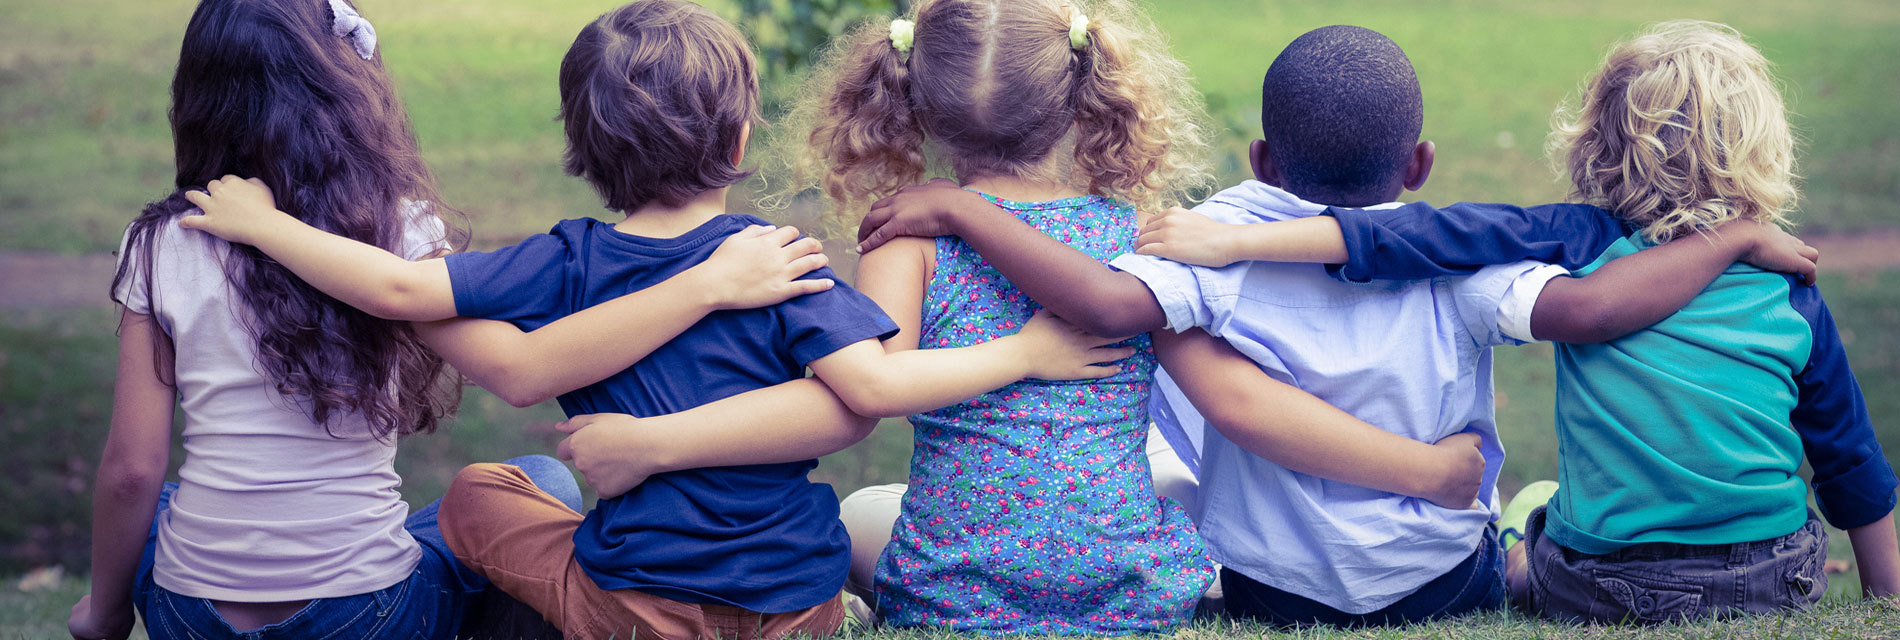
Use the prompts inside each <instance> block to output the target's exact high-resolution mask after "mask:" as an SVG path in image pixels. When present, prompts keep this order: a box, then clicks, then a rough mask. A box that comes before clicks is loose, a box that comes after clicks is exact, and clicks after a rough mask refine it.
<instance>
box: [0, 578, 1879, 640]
mask: <svg viewBox="0 0 1900 640" xmlns="http://www.w3.org/2000/svg"><path fill="white" fill-rule="evenodd" d="M11 583H12V581H11V580H9V581H7V583H6V584H0V640H28V639H33V640H38V639H41V638H64V637H67V636H66V635H65V634H66V616H67V613H68V610H69V609H70V608H71V607H72V604H73V603H74V602H77V601H78V600H79V597H80V596H82V595H85V594H86V589H87V585H86V583H85V581H83V580H66V581H64V582H62V583H60V584H59V585H57V586H56V587H54V588H50V589H45V590H39V591H32V592H22V591H18V590H16V589H14V588H13V586H12V584H11ZM145 637H146V636H145V632H144V630H143V629H137V630H134V631H133V633H132V639H133V640H144V639H145ZM967 637H970V636H963V635H958V634H955V633H950V632H946V631H938V630H921V629H906V630H889V629H877V630H870V631H863V630H854V631H846V632H845V633H843V634H840V635H839V638H841V639H843V640H957V639H961V638H967ZM1175 637H1176V638H1178V639H1179V640H1224V639H1229V638H1262V639H1275V640H1280V639H1284V640H1307V639H1321V638H1324V639H1327V640H1358V639H1363V640H1386V639H1394V638H1424V639H1437V640H1507V639H1508V640H1526V639H1532V638H1535V639H1539V640H1542V639H1546V638H1551V639H1557V638H1561V639H1565V640H1570V639H1575V638H1589V639H1594V640H1616V639H1621V638H1640V639H1643V640H1673V639H1678V638H1680V639H1683V640H1690V639H1715V638H1722V639H1734V640H1741V639H1759V640H1769V639H1775V640H1782V639H1785V640H1824V639H1842V640H1848V639H1853V640H1872V639H1875V638H1888V639H1892V638H1900V606H1897V605H1896V604H1895V603H1893V602H1870V601H1855V600H1845V599H1829V600H1824V601H1822V603H1821V604H1820V605H1818V606H1816V607H1814V608H1813V609H1810V610H1808V611H1805V612H1800V613H1784V614H1778V615H1772V616H1756V617H1748V618H1737V619H1732V620H1723V621H1703V622H1694V623H1676V624H1668V625H1662V626H1656V627H1631V626H1583V627H1577V626H1569V625H1559V624H1552V623H1548V622H1542V621H1538V620H1534V619H1531V618H1527V617H1525V616H1522V615H1519V614H1516V613H1511V612H1500V613H1489V614H1484V615H1476V616H1469V617H1466V618H1462V619H1458V620H1452V621H1446V622H1437V623H1432V624H1426V625H1416V626H1410V627H1401V628H1396V629H1362V630H1342V629H1335V628H1332V627H1317V628H1305V629H1294V630H1275V629H1270V628H1267V627H1264V626H1261V625H1256V624H1250V623H1237V622H1234V621H1231V620H1228V619H1225V618H1220V617H1213V618H1203V619H1199V620H1196V621H1195V622H1194V623H1192V624H1190V625H1189V626H1188V627H1187V628H1185V629H1182V630H1181V631H1180V632H1179V633H1177V634H1176V635H1175Z"/></svg>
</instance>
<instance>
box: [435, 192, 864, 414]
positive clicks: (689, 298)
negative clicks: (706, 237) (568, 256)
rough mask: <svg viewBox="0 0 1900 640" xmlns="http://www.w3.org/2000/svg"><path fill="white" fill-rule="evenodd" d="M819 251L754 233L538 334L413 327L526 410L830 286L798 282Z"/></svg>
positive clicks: (819, 261) (466, 322)
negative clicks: (702, 328) (713, 324)
mask: <svg viewBox="0 0 1900 640" xmlns="http://www.w3.org/2000/svg"><path fill="white" fill-rule="evenodd" d="M822 248H823V247H822V246H820V245H819V243H818V241H817V240H815V239H811V238H805V239H803V240H800V239H798V230H797V229H795V228H793V227H782V228H778V229H771V228H768V227H752V228H749V229H746V230H744V231H741V232H739V233H737V234H734V235H733V236H732V237H730V238H727V239H726V241H725V242H724V243H723V244H721V245H720V247H719V249H718V250H717V251H714V252H713V255H712V257H710V258H707V259H706V261H705V262H702V263H700V264H698V265H696V266H694V267H693V268H691V269H688V270H686V271H685V272H684V273H681V274H680V275H677V276H674V277H672V278H669V279H667V280H666V281H664V282H661V283H659V284H656V285H654V286H651V287H648V288H645V289H642V290H640V291H636V292H633V293H629V294H627V295H624V296H621V297H619V298H615V299H613V300H609V301H607V302H604V303H601V304H598V305H595V306H593V307H589V308H587V309H584V310H582V311H581V312H580V313H576V314H573V315H570V316H567V317H564V318H561V319H560V320H557V321H555V322H553V323H551V324H549V325H547V326H544V327H541V328H538V329H535V330H534V331H532V332H522V331H521V330H520V329H519V328H517V327H515V326H514V325H512V324H509V323H506V322H499V321H494V320H479V319H471V318H456V319H452V320H445V321H440V322H432V323H418V324H417V325H416V331H417V333H418V334H419V335H421V336H422V339H423V341H424V342H426V343H428V345H429V347H430V348H431V349H434V350H435V351H436V353H439V354H441V355H442V358H443V359H444V360H447V361H448V362H449V363H450V364H452V365H454V366H455V368H456V369H457V370H458V371H461V372H462V375H465V376H468V378H469V379H470V380H473V381H474V382H475V383H476V384H478V385H481V386H482V388H484V389H488V390H489V391H492V392H494V393H495V395H498V396H500V397H501V398H502V399H503V400H506V401H508V403H509V404H512V405H514V406H517V407H525V406H529V405H533V404H538V403H541V402H545V401H547V400H548V399H550V398H553V397H554V396H557V395H560V394H563V393H567V392H569V391H573V390H575V389H579V388H581V387H585V386H587V385H590V384H593V383H596V382H599V381H601V380H605V379H607V378H608V377H611V376H613V375H614V374H616V373H619V372H621V371H622V370H625V369H626V368H627V367H630V366H633V364H634V363H635V362H639V361H640V359H641V358H645V357H646V356H647V354H650V353H652V352H653V350H655V349H658V348H660V347H661V346H662V345H665V344H666V343H667V342H669V341H671V340H672V339H673V338H674V337H676V336H678V335H679V334H680V333H682V332H684V331H686V330H687V329H689V328H691V327H692V326H693V325H694V324H695V323H697V322H699V321H700V319H702V318H704V317H705V316H706V314H709V313H712V312H714V311H718V310H721V309H746V308H755V307H763V306H769V305H773V304H777V303H780V302H784V301H785V300H788V299H791V298H793V297H797V296H800V295H805V294H808V293H817V292H820V291H824V290H827V289H830V288H831V287H832V286H833V283H832V282H831V281H830V280H823V279H803V280H801V279H798V278H799V277H800V276H803V275H805V274H807V273H810V272H811V271H813V270H815V269H818V268H820V267H823V266H825V264H826V262H827V260H826V258H825V254H824V253H823V252H822Z"/></svg>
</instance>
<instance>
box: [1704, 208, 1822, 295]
mask: <svg viewBox="0 0 1900 640" xmlns="http://www.w3.org/2000/svg"><path fill="white" fill-rule="evenodd" d="M1716 233H1717V234H1718V235H1724V234H1729V233H1739V234H1741V238H1740V240H1741V241H1742V242H1744V243H1746V246H1747V249H1745V250H1744V251H1743V252H1742V257H1741V258H1740V260H1741V261H1742V262H1746V263H1748V264H1751V265H1754V266H1756V267H1760V268H1762V269H1763V270H1767V271H1773V272H1776V273H1786V274H1790V275H1793V276H1795V277H1796V279H1798V280H1800V281H1801V283H1802V284H1805V285H1809V286H1813V285H1814V281H1815V276H1816V275H1817V274H1818V272H1819V271H1820V262H1821V250H1820V249H1816V248H1814V247H1811V246H1808V243H1806V242H1803V241H1802V240H1801V239H1800V238H1797V237H1795V235H1794V234H1792V233H1788V231H1787V230H1786V229H1782V228H1781V225H1778V224H1774V223H1769V222H1756V221H1753V220H1737V221H1735V222H1730V223H1728V224H1724V225H1722V226H1721V227H1720V228H1719V229H1717V230H1716Z"/></svg>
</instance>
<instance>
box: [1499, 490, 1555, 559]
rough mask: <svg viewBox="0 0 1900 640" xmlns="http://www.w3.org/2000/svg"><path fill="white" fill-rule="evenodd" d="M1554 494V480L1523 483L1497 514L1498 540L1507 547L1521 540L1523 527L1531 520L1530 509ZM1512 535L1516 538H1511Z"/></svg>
mask: <svg viewBox="0 0 1900 640" xmlns="http://www.w3.org/2000/svg"><path fill="white" fill-rule="evenodd" d="M1554 495H1557V483H1556V481H1553V480H1539V481H1537V482H1533V483H1530V484H1527V485H1524V488H1523V489H1522V490H1520V491H1518V492H1517V495H1514V496H1511V501H1510V502H1507V503H1505V504H1504V512H1503V513H1501V514H1499V515H1498V532H1499V533H1498V542H1500V543H1503V545H1504V548H1506V549H1509V548H1511V545H1514V544H1517V543H1518V542H1519V541H1522V540H1523V539H1524V529H1525V527H1526V526H1527V525H1529V524H1530V521H1531V511H1532V510H1534V509H1536V508H1538V507H1541V506H1544V504H1545V503H1548V502H1550V497H1551V496H1554ZM1512 537H1516V538H1517V540H1512V539H1511V538H1512Z"/></svg>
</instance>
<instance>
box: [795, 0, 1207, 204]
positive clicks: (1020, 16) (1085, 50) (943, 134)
mask: <svg viewBox="0 0 1900 640" xmlns="http://www.w3.org/2000/svg"><path fill="white" fill-rule="evenodd" d="M918 5H919V6H918V7H916V9H915V12H914V14H913V16H912V18H913V19H914V22H915V36H914V38H913V39H912V42H913V46H912V49H911V50H910V51H909V52H908V55H906V54H904V53H900V52H898V51H897V50H896V48H895V47H893V45H892V42H891V37H890V36H891V28H890V23H889V21H884V20H872V21H871V22H868V23H866V24H864V25H862V26H860V27H859V28H858V29H857V30H856V31H855V32H853V33H852V34H851V35H849V36H847V37H845V38H841V39H839V40H838V42H837V44H835V45H834V46H833V47H832V49H831V50H830V51H829V52H828V53H827V55H825V56H824V58H823V59H822V61H821V62H820V64H819V65H818V67H817V70H816V72H815V73H814V75H813V77H812V78H811V80H810V81H809V82H808V84H807V85H806V87H805V90H804V92H803V94H802V95H803V98H802V99H801V100H800V101H799V102H798V104H797V105H796V106H795V107H794V108H793V110H792V113H791V114H790V115H789V116H788V118H787V120H786V121H785V122H783V123H781V125H780V126H778V127H775V128H774V129H775V130H776V131H777V133H776V135H777V136H778V138H776V139H775V140H774V141H772V142H771V143H770V144H771V146H772V147H773V148H774V149H775V151H776V153H773V154H769V155H771V156H773V157H775V158H777V159H778V161H779V162H780V163H782V164H783V165H784V166H781V167H776V168H775V169H778V170H780V171H779V173H789V174H790V178H789V179H788V180H786V181H785V182H784V183H782V184H779V185H777V186H776V188H774V189H773V190H772V191H773V194H772V195H771V196H769V197H768V201H769V200H770V199H774V198H776V199H780V200H782V199H783V198H784V197H785V196H789V195H795V194H798V193H802V192H804V191H807V190H810V189H812V188H815V187H816V188H822V189H823V191H824V193H825V194H826V195H828V196H829V197H830V199H831V200H832V203H831V204H832V206H831V207H830V210H829V211H828V212H827V213H826V214H825V218H824V225H823V226H824V227H826V229H827V230H828V231H830V232H832V233H838V232H842V231H845V230H848V229H850V228H851V227H854V226H855V225H856V224H857V221H858V220H859V219H860V218H861V217H862V215H863V213H864V209H865V208H866V207H867V206H868V205H869V204H870V202H871V201H872V200H875V199H876V198H879V197H883V196H885V195H889V194H891V193H895V192H896V191H898V190H899V189H902V188H904V187H906V186H909V185H912V184H916V183H917V182H919V181H921V180H922V179H923V177H924V175H925V173H926V171H932V170H934V171H941V170H942V169H943V168H944V167H943V165H945V164H947V165H948V166H949V168H950V169H952V170H954V171H955V172H956V173H957V174H959V175H961V176H964V177H966V178H967V177H973V176H977V175H1006V176H1016V177H1027V178H1033V179H1046V180H1049V181H1051V182H1061V183H1066V184H1070V185H1072V186H1074V187H1076V188H1077V189H1081V190H1084V191H1086V192H1088V193H1091V194H1097V195H1103V196H1108V197H1113V198H1117V199H1120V200H1124V201H1127V202H1130V203H1133V204H1135V205H1136V206H1139V207H1142V208H1144V209H1148V208H1154V207H1161V206H1166V205H1170V204H1174V203H1176V202H1179V201H1180V198H1181V197H1182V196H1183V195H1187V194H1200V193H1204V192H1205V191H1206V190H1207V189H1208V188H1210V187H1212V186H1213V180H1214V177H1213V172H1212V171H1211V169H1210V165H1209V163H1210V161H1211V156H1212V153H1211V146H1210V141H1209V129H1208V126H1207V125H1206V120H1207V116H1206V110H1205V108H1204V107H1203V105H1202V103H1201V99H1200V94H1199V93H1198V92H1196V91H1195V90H1194V88H1193V87H1192V86H1191V85H1190V76H1189V74H1188V70H1187V65H1185V64H1183V63H1181V61H1179V60H1176V59H1175V58H1174V57H1173V56H1171V55H1170V54H1169V53H1168V46H1167V42H1166V40H1165V39H1164V38H1163V37H1162V36H1161V33H1160V30H1159V29H1157V28H1156V27H1155V26H1154V24H1153V22H1151V21H1149V20H1148V19H1147V17H1146V16H1144V15H1143V14H1142V13H1141V12H1140V10H1139V9H1138V8H1137V7H1136V6H1135V5H1134V3H1133V2H1131V1H1130V0H1095V1H1093V2H1081V1H1079V0H928V1H926V2H920V3H918ZM1078 11H1079V12H1081V13H1082V14H1083V15H1085V16H1087V18H1088V26H1087V34H1088V46H1085V47H1080V48H1074V47H1071V45H1070V37H1069V31H1070V24H1071V17H1072V16H1074V15H1075V13H1076V12H1078ZM1065 145H1073V147H1074V153H1073V160H1074V162H1073V164H1072V165H1070V164H1068V163H1052V162H1051V158H1052V154H1054V153H1055V152H1056V151H1058V150H1059V149H1062V148H1064V146H1065ZM1052 165H1053V166H1059V167H1060V169H1056V170H1055V171H1060V172H1061V173H1060V175H1049V174H1050V172H1051V169H1050V168H1049V167H1051V166H1052Z"/></svg>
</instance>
